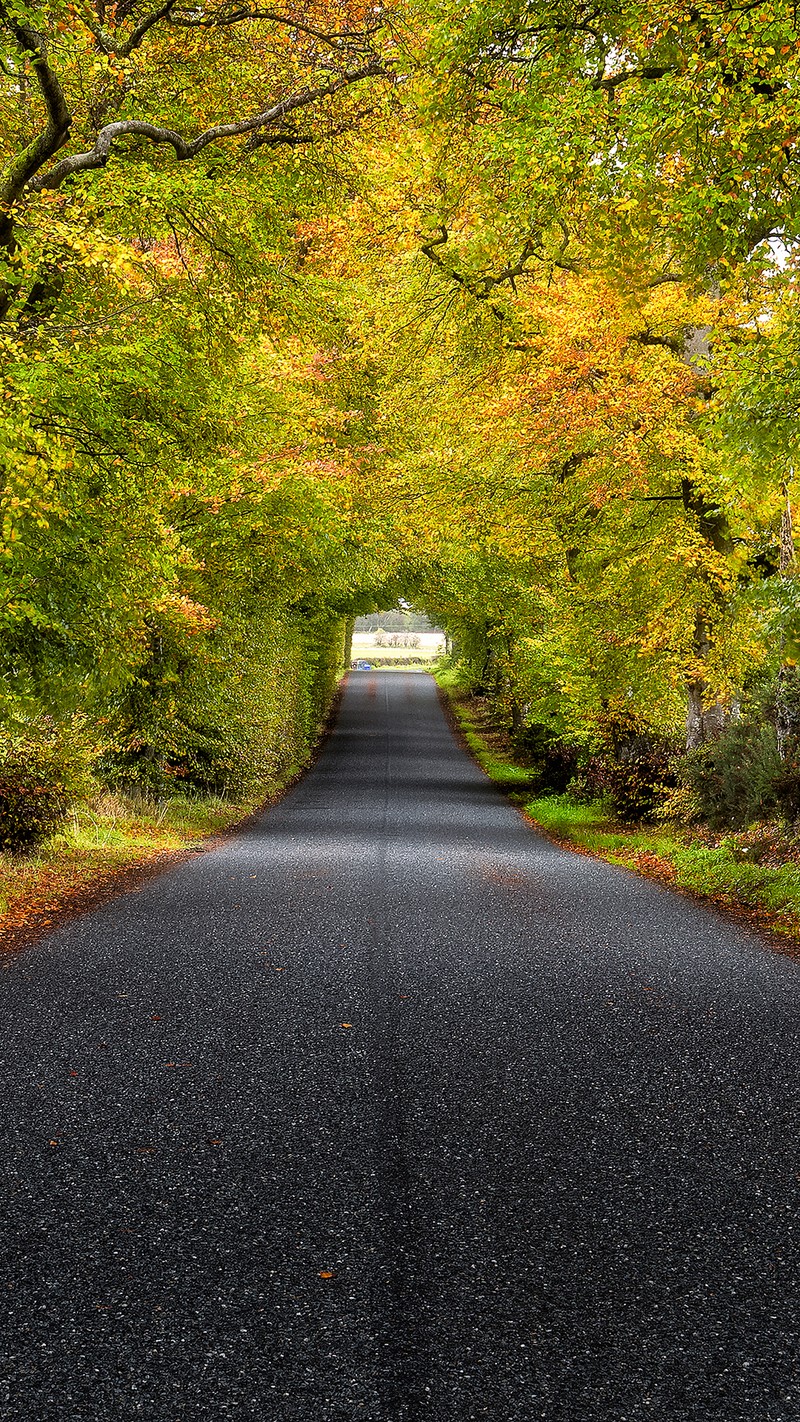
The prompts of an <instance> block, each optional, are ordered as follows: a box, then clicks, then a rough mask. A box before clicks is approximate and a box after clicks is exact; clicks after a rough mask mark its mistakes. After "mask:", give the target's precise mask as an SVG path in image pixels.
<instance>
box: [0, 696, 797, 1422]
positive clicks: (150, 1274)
mask: <svg viewBox="0 0 800 1422" xmlns="http://www.w3.org/2000/svg"><path fill="white" fill-rule="evenodd" d="M798 986H800V967H798V966H796V965H795V964H793V963H792V962H791V961H789V960H787V959H785V958H782V957H780V956H778V955H776V954H774V953H772V952H771V951H770V950H769V948H767V947H766V946H764V945H763V944H762V943H761V942H760V941H759V940H758V938H756V937H755V936H751V935H748V934H747V933H746V932H744V931H739V930H738V929H736V928H735V927H733V926H731V925H730V924H729V923H727V922H725V921H723V920H721V919H719V918H717V917H716V916H715V915H714V914H713V913H711V912H706V911H705V910H703V909H702V908H699V907H696V906H694V905H693V904H691V903H689V902H687V901H686V900H684V899H681V898H679V897H677V896H675V895H672V894H670V893H668V892H667V891H665V890H661V889H659V888H658V887H656V886H654V885H653V884H650V883H647V882H644V881H642V880H638V879H636V878H635V877H633V876H632V875H627V874H625V873H623V872H621V871H618V870H614V869H612V868H610V867H607V866H605V865H603V864H600V863H596V862H594V861H592V860H590V859H587V858H583V857H581V856H578V855H574V854H570V853H568V852H566V851H562V850H559V849H557V848H555V847H554V846H552V845H551V844H549V843H547V842H546V841H544V840H542V839H540V838H539V837H538V836H537V835H536V834H535V833H534V832H533V831H532V830H531V829H530V827H529V826H527V825H526V824H525V823H524V822H523V821H522V820H521V818H520V817H519V816H518V815H517V813H516V811H515V810H514V809H513V808H511V807H510V806H509V805H508V804H507V803H506V802H505V801H504V800H503V799H502V798H501V796H500V795H499V794H498V793H497V792H496V791H495V789H494V788H493V787H492V786H491V785H490V784H489V782H488V781H487V780H486V779H485V778H484V777H483V775H482V773H481V772H480V771H479V770H478V769H477V768H476V767H475V766H474V765H473V763H472V761H471V760H470V759H469V757H468V756H467V755H466V754H465V753H464V752H463V751H462V750H461V749H460V747H459V746H458V745H457V743H456V741H455V739H454V738H453V736H452V734H451V732H450V730H449V728H448V726H447V724H446V722H445V720H444V718H443V716H442V713H441V711H440V709H439V706H438V703H437V699H436V692H435V688H434V685H433V683H432V681H431V680H430V679H428V678H426V677H423V676H421V675H419V674H414V673H400V672H384V673H368V672H365V673H355V674H353V675H351V678H350V683H349V687H348V689H347V692H346V695H345V698H344V703H343V709H342V713H341V717H340V720H339V722H338V725H337V728H336V731H335V732H334V734H333V736H332V737H331V739H330V740H329V742H328V744H327V747H326V749H325V751H324V753H323V755H322V757H321V759H320V760H319V762H318V763H317V765H316V766H315V767H314V769H313V770H312V771H311V773H310V774H309V775H308V776H307V777H306V778H305V779H304V780H303V781H302V782H301V783H300V784H299V785H298V786H297V787H296V788H295V789H294V790H293V791H292V792H291V793H290V794H289V795H288V796H287V797H286V798H285V799H284V800H283V802H282V803H281V804H279V805H278V806H277V807H276V808H274V809H272V810H270V811H269V812H267V813H265V814H264V815H263V816H262V817H261V818H260V819H259V821H258V822H257V823H256V824H255V825H254V826H253V827H252V828H250V829H248V830H247V832H246V833H244V834H242V835H240V836H238V837H236V838H234V839H231V840H230V841H228V842H227V843H225V844H224V845H223V847H222V848H219V849H217V850H214V851H213V852H210V853H208V854H205V855H203V856H200V857H198V858H197V859H195V860H193V861H191V862H189V863H187V864H184V865H182V866H181V867H179V868H177V869H175V870H173V871H172V872H170V873H168V874H165V875H164V876H163V877H161V878H159V879H157V880H155V881H153V882H151V883H150V884H149V885H148V886H147V887H145V888H143V889H141V890H139V891H138V892H135V893H130V894H127V895H125V896H124V897H123V898H120V899H118V900H116V901H115V902H114V903H112V904H109V905H107V906H106V907H104V908H102V909H101V910H99V911H97V912H95V913H94V914H92V915H90V916H88V917H85V918H83V919H81V920H79V921H76V922H74V923H72V924H71V925H69V926H68V927H66V928H64V929H62V930H61V931H60V932H58V933H56V934H54V935H53V936H52V937H51V938H49V939H47V940H46V941H44V942H42V943H40V944H39V945H38V946H37V947H35V948H32V949H29V950H27V951H26V952H24V953H21V954H20V955H18V956H17V957H15V958H13V959H11V960H8V961H7V962H6V965H5V971H4V972H3V973H2V974H0V1000H1V1001H2V1008H1V1011H2V1023H3V1042H2V1058H3V1060H2V1084H3V1094H4V1098H5V1109H4V1112H3V1119H2V1156H1V1169H2V1200H3V1203H2V1214H1V1215H0V1227H1V1228H2V1271H0V1291H1V1292H2V1300H3V1312H4V1315H5V1316H4V1319H3V1326H2V1344H0V1347H1V1348H2V1354H3V1366H2V1384H1V1385H0V1389H1V1390H0V1416H1V1417H2V1418H3V1419H4V1422H6V1419H14V1422H17V1419H19V1420H20V1422H22V1419H24V1422H41V1419H48V1422H50V1419H53V1422H55V1419H58V1422H79V1419H80V1422H82V1419H87V1422H88V1420H89V1419H91V1422H94V1419H98V1422H100V1419H102V1422H106V1420H107V1419H113V1420H114V1422H116V1419H128V1418H138V1417H142V1418H147V1419H148V1422H183V1420H184V1419H187V1422H206V1419H207V1422H218V1419H222V1418H236V1419H238V1422H251V1419H252V1420H253V1422H255V1419H258V1422H312V1419H313V1420H314V1422H345V1419H347V1422H350V1419H367V1422H417V1419H430V1422H471V1419H479V1418H490V1419H491V1422H538V1419H546V1422H611V1419H614V1422H644V1419H647V1422H689V1419H691V1422H712V1419H713V1422H798V1419H800V1375H799V1373H798V1337H799V1336H800V1321H799V1320H800V1309H798V1299H797V1292H798V1272H797V1263H798V1260H797V1254H798V1242H799V1236H800V1224H799V1223H798V1220H799V1219H800V1212H799V1211H798V1192H799V1191H800V1158H799V1154H800V1153H799V1151H798V1140H799V1139H800V1132H798V1115H799V1114H800V1111H799V1106H798V1091H797V1075H798V1061H799V1060H800V1051H799V1044H798V1035H799V1034H798V1026H799V1023H800V1015H799V1014H798V1003H797V997H798Z"/></svg>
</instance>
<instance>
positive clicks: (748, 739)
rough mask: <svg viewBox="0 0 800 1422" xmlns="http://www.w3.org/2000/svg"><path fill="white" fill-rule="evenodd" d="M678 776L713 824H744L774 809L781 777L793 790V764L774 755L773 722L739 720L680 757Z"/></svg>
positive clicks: (737, 825)
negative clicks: (679, 775) (704, 743)
mask: <svg viewBox="0 0 800 1422" xmlns="http://www.w3.org/2000/svg"><path fill="white" fill-rule="evenodd" d="M681 779H682V780H683V781H684V783H685V784H687V785H688V786H689V787H690V789H691V790H692V792H693V794H694V797H695V799H696V802H697V805H698V808H699V811H700V815H701V816H702V818H703V819H704V820H705V821H706V822H707V823H708V824H709V825H710V827H711V828H712V829H722V828H724V827H726V826H728V827H730V828H732V829H742V828H743V827H744V826H746V825H748V824H751V823H752V822H753V821H754V820H758V819H763V818H764V817H765V816H767V815H768V814H769V813H770V811H774V810H775V809H776V808H777V807H778V805H779V801H780V795H781V790H780V786H781V783H782V780H783V783H785V786H786V793H787V794H789V793H791V794H794V793H795V791H796V786H795V785H794V782H792V781H791V766H788V767H786V768H785V767H784V766H783V765H782V763H781V759H780V756H779V755H778V743H777V738H776V736H775V730H774V727H773V726H771V725H769V724H768V723H767V724H764V723H763V722H756V721H739V722H735V723H734V724H733V725H731V726H728V727H727V729H726V730H725V731H723V733H722V735H721V736H720V737H719V739H718V740H716V741H709V742H708V743H707V744H706V745H703V746H698V747H697V749H696V750H693V751H690V752H689V753H688V755H687V756H686V757H685V758H684V760H683V763H682V766H681Z"/></svg>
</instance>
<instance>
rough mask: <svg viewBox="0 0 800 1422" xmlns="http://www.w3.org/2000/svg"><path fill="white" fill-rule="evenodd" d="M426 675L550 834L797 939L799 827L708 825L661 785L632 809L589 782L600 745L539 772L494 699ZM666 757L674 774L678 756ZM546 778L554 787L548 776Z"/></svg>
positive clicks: (488, 765)
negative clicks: (564, 770) (659, 794)
mask: <svg viewBox="0 0 800 1422" xmlns="http://www.w3.org/2000/svg"><path fill="white" fill-rule="evenodd" d="M436 675H437V681H438V682H439V685H440V686H441V687H442V690H443V691H444V692H445V694H446V696H447V698H448V701H449V704H450V706H451V708H452V711H453V713H454V715H455V718H456V720H457V722H458V725H459V728H460V730H461V732H462V734H463V736H464V738H465V740H466V742H467V744H468V745H469V748H470V750H471V751H472V753H473V755H474V756H475V758H476V760H477V761H478V763H479V764H480V765H481V766H482V767H483V769H484V770H485V771H486V773H487V775H489V776H490V777H491V778H492V780H494V781H495V783H496V784H497V785H498V787H499V788H500V789H501V790H503V791H504V793H505V794H507V795H508V796H509V798H510V799H512V800H513V802H514V803H515V804H516V805H517V806H518V807H519V808H520V809H521V810H522V811H523V812H524V813H525V815H526V816H527V817H528V818H530V819H531V820H533V821H534V823H535V824H536V825H537V826H539V827H540V828H541V829H543V830H544V831H545V832H546V833H547V834H548V835H549V836H550V837H551V838H553V839H556V840H557V841H558V842H559V843H562V844H565V845H568V846H570V847H572V848H575V849H578V850H581V851H585V852H588V853H590V854H593V855H596V856H597V857H598V858H600V859H605V860H608V862H609V863H612V864H618V865H621V866H622V867H623V868H626V869H631V870H633V871H635V872H636V873H640V874H644V875H646V876H647V877H649V878H654V879H657V880H659V881H660V882H661V883H665V884H668V885H670V886H672V887H674V888H676V889H683V890H687V891H689V892H691V893H692V894H696V895H698V896H699V897H701V898H707V899H711V900H713V901H714V902H715V903H717V904H720V905H722V906H724V907H726V908H731V909H742V908H744V909H746V910H748V911H750V912H751V913H752V915H753V917H754V919H755V920H756V921H759V922H760V923H762V924H763V925H764V926H766V927H768V928H769V929H771V930H772V931H774V932H777V933H780V934H782V935H785V936H786V938H787V939H790V940H791V939H800V835H799V834H798V832H797V829H796V827H795V826H794V825H793V824H792V823H791V822H789V821H787V820H786V819H780V818H772V819H754V820H752V821H751V822H750V823H748V824H746V825H743V824H741V823H740V824H739V825H738V827H734V826H733V825H731V824H728V825H727V826H725V825H724V823H723V822H722V820H721V819H719V818H718V819H717V822H716V828H715V829H712V828H711V827H710V826H709V825H708V823H707V821H706V822H704V821H703V820H702V819H701V816H700V814H699V812H698V810H697V809H696V808H695V810H694V812H692V810H691V806H692V803H693V802H692V796H691V790H689V793H688V794H686V793H683V792H681V791H678V792H677V793H675V792H674V791H673V793H672V796H671V798H670V796H669V794H668V793H667V794H665V795H664V796H663V798H662V799H661V801H660V803H658V804H657V805H654V804H653V803H652V801H651V803H650V805H649V807H648V810H647V811H645V809H644V807H643V806H642V805H639V806H638V815H637V814H635V813H633V808H634V807H633V806H632V803H631V797H630V790H629V787H628V794H627V795H626V796H625V797H624V798H623V799H622V800H620V799H619V798H615V796H614V794H613V792H609V791H608V790H606V791H605V792H604V791H602V790H601V789H599V788H598V784H601V783H602V781H603V779H604V778H605V779H606V780H607V779H609V778H612V777H609V776H608V775H607V774H606V775H605V777H604V775H603V771H602V769H601V766H600V764H599V762H600V761H601V759H602V756H601V754H598V753H595V755H594V756H590V755H584V756H583V757H581V754H580V750H579V748H577V747H574V748H573V752H574V761H573V763H572V767H571V774H570V775H569V777H568V778H566V781H565V783H564V780H565V777H564V775H563V774H561V773H557V774H556V776H553V775H552V773H550V774H549V773H548V765H547V761H546V758H544V757H542V756H541V755H537V754H536V753H535V752H533V753H531V751H530V749H526V748H525V747H524V745H521V744H520V743H519V742H517V743H516V744H515V742H514V740H513V738H512V736H511V735H510V733H509V730H508V727H507V726H506V725H505V724H504V722H503V720H502V718H498V716H497V711H496V708H493V706H492V704H491V702H489V701H487V698H486V697H482V696H475V695H471V694H470V693H469V692H468V691H467V690H465V688H464V684H463V680H462V679H461V678H460V677H459V675H458V672H457V671H456V670H454V669H453V668H452V666H448V665H446V664H445V665H444V666H443V667H442V668H441V669H439V670H437V673H436ZM551 753H552V752H551ZM606 754H608V752H606ZM676 762H677V764H676V766H675V772H676V774H675V777H674V779H675V780H676V779H677V774H679V772H680V757H677V756H676ZM592 766H593V771H594V776H595V782H594V783H595V788H594V790H591V789H589V788H588V787H589V784H590V780H591V774H592V771H591V767H592ZM559 769H560V768H559ZM587 771H589V775H587ZM598 772H599V773H598ZM554 778H555V779H556V780H557V782H558V786H560V787H562V788H556V787H554V786H553V785H552V784H550V785H548V780H552V779H554ZM695 803H696V802H695ZM737 818H741V817H737Z"/></svg>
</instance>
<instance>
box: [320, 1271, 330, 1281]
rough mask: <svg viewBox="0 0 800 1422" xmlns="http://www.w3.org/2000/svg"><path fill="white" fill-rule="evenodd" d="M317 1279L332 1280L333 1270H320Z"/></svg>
mask: <svg viewBox="0 0 800 1422" xmlns="http://www.w3.org/2000/svg"><path fill="white" fill-rule="evenodd" d="M319 1277H320V1278H321V1279H332V1278H333V1269H320V1271H319Z"/></svg>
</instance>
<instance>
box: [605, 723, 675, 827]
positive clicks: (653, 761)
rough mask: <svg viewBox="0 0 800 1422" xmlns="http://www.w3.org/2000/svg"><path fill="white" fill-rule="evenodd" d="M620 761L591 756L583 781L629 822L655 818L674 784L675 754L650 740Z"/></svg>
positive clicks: (618, 816) (607, 755)
mask: <svg viewBox="0 0 800 1422" xmlns="http://www.w3.org/2000/svg"><path fill="white" fill-rule="evenodd" d="M641 739H642V741H643V744H642V745H640V746H639V747H638V748H637V749H635V750H632V751H630V752H629V753H628V754H626V755H623V756H621V757H620V758H619V759H617V758H616V757H614V756H613V755H610V754H604V755H595V756H592V757H591V759H590V761H589V764H588V766H587V767H586V770H585V772H584V776H583V779H584V781H585V783H586V784H587V785H588V786H589V787H590V789H591V791H592V792H593V795H594V797H595V798H605V799H607V800H608V802H609V804H610V805H611V808H612V810H613V811H614V814H615V815H616V816H617V818H618V819H620V820H624V821H626V822H628V823H634V822H635V821H637V820H647V819H651V818H652V817H653V816H654V815H656V814H657V813H658V811H659V809H660V807H661V806H662V804H663V803H664V800H665V799H666V797H667V796H668V794H669V792H670V791H671V790H672V788H673V787H674V785H675V770H674V753H673V748H672V746H671V745H670V744H669V743H668V742H658V741H656V740H652V741H647V740H646V738H644V737H643V738H641Z"/></svg>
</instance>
